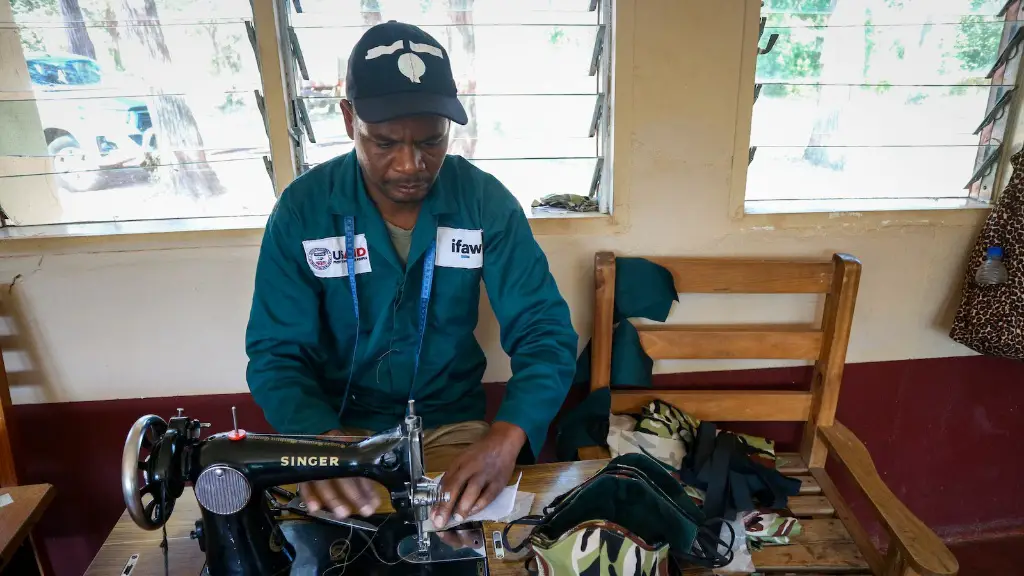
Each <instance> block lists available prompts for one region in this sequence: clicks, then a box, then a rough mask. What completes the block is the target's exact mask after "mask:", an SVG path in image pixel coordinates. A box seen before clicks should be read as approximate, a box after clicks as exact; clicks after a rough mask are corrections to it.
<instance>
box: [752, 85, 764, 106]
mask: <svg viewBox="0 0 1024 576" xmlns="http://www.w3.org/2000/svg"><path fill="white" fill-rule="evenodd" d="M762 88H764V84H754V104H757V99H758V98H760V97H761V89H762Z"/></svg>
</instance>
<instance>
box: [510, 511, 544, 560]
mask: <svg viewBox="0 0 1024 576" xmlns="http://www.w3.org/2000/svg"><path fill="white" fill-rule="evenodd" d="M544 518H545V517H544V516H523V517H522V518H519V519H517V520H512V521H511V522H509V523H508V524H505V528H504V530H502V531H501V545H502V546H503V547H504V548H505V550H508V551H509V552H512V553H513V554H516V553H518V552H519V551H520V550H522V549H523V547H525V546H526V543H527V542H529V541H530V536H529V535H527V536H526V538H523V541H522V542H520V543H519V545H518V546H513V545H512V544H511V543H510V542H509V541H508V531H509V530H511V529H512V527H513V526H516V525H523V526H540V525H541V524H543V523H544Z"/></svg>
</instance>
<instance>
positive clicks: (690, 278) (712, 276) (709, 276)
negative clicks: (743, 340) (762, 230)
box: [648, 257, 832, 294]
mask: <svg viewBox="0 0 1024 576" xmlns="http://www.w3.org/2000/svg"><path fill="white" fill-rule="evenodd" d="M648 259H649V260H651V261H652V262H655V263H657V264H661V265H662V266H664V267H665V268H667V269H668V270H669V271H670V272H672V278H673V279H674V280H675V283H676V290H677V291H679V292H682V293H712V294H719V293H725V294H730V293H731V294H824V293H827V292H828V291H829V288H830V286H831V284H832V264H831V263H829V262H798V261H797V262H794V261H785V260H752V259H727V258H673V257H655V258H648Z"/></svg>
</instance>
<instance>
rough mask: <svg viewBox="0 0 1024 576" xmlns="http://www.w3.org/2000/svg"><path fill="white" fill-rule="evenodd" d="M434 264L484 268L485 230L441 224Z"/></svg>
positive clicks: (449, 266) (445, 266) (438, 230)
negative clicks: (445, 226)
mask: <svg viewBox="0 0 1024 576" xmlns="http://www.w3.org/2000/svg"><path fill="white" fill-rule="evenodd" d="M434 265H435V266H442V267H444V268H482V267H483V265H484V231H483V230H464V229H462V228H444V227H440V226H439V227H438V228H437V257H436V258H435V259H434Z"/></svg>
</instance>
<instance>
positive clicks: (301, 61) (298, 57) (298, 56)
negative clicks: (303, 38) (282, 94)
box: [288, 26, 309, 81]
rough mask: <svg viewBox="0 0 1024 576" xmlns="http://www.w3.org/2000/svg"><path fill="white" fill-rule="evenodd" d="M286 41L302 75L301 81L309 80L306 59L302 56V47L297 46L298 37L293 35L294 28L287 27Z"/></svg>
mask: <svg viewBox="0 0 1024 576" xmlns="http://www.w3.org/2000/svg"><path fill="white" fill-rule="evenodd" d="M288 41H289V42H290V43H291V45H292V54H293V55H295V62H297V63H298V65H299V73H300V74H301V75H302V79H303V80H307V81H308V80H309V71H308V70H306V59H305V58H304V57H303V56H302V46H300V45H299V36H298V34H296V33H295V28H293V27H292V26H289V27H288Z"/></svg>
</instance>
